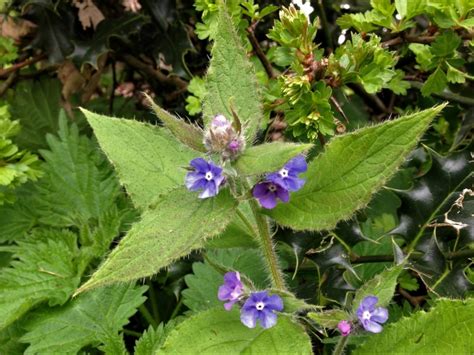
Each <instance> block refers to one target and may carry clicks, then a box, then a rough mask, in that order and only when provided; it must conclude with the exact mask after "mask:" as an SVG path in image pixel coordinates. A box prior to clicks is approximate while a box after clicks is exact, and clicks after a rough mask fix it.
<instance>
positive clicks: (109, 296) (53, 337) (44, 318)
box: [21, 285, 147, 354]
mask: <svg viewBox="0 0 474 355" xmlns="http://www.w3.org/2000/svg"><path fill="white" fill-rule="evenodd" d="M146 289H147V288H146V287H135V286H133V285H117V286H112V287H104V288H101V289H98V290H95V291H93V292H88V293H86V294H83V295H80V296H79V297H77V298H76V299H73V300H71V301H70V302H69V303H68V304H67V305H66V306H64V307H61V308H56V309H44V310H40V311H38V312H37V313H36V314H35V315H34V316H33V317H32V318H31V320H28V322H27V323H26V324H25V327H26V329H27V330H28V332H27V333H26V334H25V335H24V336H23V337H22V338H21V341H22V342H24V343H29V344H30V345H29V347H28V348H27V349H26V352H25V354H37V353H61V354H65V353H77V352H78V351H79V350H81V349H82V348H84V347H85V346H87V345H94V346H96V345H97V344H103V346H102V347H100V348H101V349H115V350H117V349H119V350H120V349H123V350H125V347H124V345H123V339H122V337H121V336H120V335H119V331H120V330H121V329H122V327H123V326H124V325H125V324H127V323H128V319H129V318H130V317H131V316H132V315H133V314H135V312H136V309H137V308H138V306H140V305H141V304H142V303H143V302H144V301H145V299H146V298H145V297H144V296H143V293H144V292H145V291H146ZM121 352H122V351H120V352H119V353H121ZM113 353H114V354H117V352H113Z"/></svg>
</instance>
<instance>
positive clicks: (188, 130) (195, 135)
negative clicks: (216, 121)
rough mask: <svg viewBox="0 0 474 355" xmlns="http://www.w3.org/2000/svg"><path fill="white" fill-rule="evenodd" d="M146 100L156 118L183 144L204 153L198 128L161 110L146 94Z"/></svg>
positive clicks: (200, 131)
mask: <svg viewBox="0 0 474 355" xmlns="http://www.w3.org/2000/svg"><path fill="white" fill-rule="evenodd" d="M144 95H145V97H146V98H147V100H148V103H149V105H150V107H151V108H152V109H153V111H154V112H155V114H156V116H157V117H158V118H159V119H160V120H161V121H163V124H164V125H165V127H166V128H168V129H169V131H170V132H171V133H172V134H173V135H174V136H175V137H176V138H177V139H178V140H179V141H180V142H181V143H183V144H186V145H187V146H189V147H190V148H192V149H194V150H196V151H198V152H206V148H205V147H204V144H203V142H202V139H203V132H202V129H200V128H199V127H198V126H195V125H193V124H190V123H186V122H184V120H181V119H179V118H177V117H175V116H173V115H172V114H170V113H169V112H168V111H166V110H164V109H162V108H161V107H160V106H158V105H157V104H156V103H155V102H154V101H153V99H152V98H151V97H150V96H148V95H147V94H146V93H145V94H144Z"/></svg>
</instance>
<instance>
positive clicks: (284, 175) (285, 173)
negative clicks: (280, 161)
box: [280, 168, 288, 178]
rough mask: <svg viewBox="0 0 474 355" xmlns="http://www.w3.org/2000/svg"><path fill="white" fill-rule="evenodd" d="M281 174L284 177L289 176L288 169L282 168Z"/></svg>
mask: <svg viewBox="0 0 474 355" xmlns="http://www.w3.org/2000/svg"><path fill="white" fill-rule="evenodd" d="M280 176H281V177H283V178H286V177H288V170H287V169H285V168H283V169H281V170H280Z"/></svg>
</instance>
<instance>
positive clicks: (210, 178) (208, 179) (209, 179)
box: [206, 171, 214, 181]
mask: <svg viewBox="0 0 474 355" xmlns="http://www.w3.org/2000/svg"><path fill="white" fill-rule="evenodd" d="M213 177H214V175H212V173H211V172H210V171H208V172H207V173H206V180H207V181H211V180H212V178H213Z"/></svg>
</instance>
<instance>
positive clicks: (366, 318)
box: [357, 296, 388, 333]
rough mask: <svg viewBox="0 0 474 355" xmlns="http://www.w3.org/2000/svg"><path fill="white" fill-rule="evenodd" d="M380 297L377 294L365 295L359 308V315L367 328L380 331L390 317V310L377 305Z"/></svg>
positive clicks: (369, 330) (375, 331)
mask: <svg viewBox="0 0 474 355" xmlns="http://www.w3.org/2000/svg"><path fill="white" fill-rule="evenodd" d="M378 301H379V299H378V298H377V297H375V296H367V297H365V298H364V299H363V300H362V302H361V303H360V305H359V308H358V309H357V317H358V318H359V322H360V323H361V324H362V326H363V327H364V329H365V330H367V331H368V332H372V333H380V332H381V331H382V329H383V328H382V326H381V325H380V324H383V323H385V322H386V321H387V319H388V311H387V309H386V308H383V307H375V306H376V305H377V302H378Z"/></svg>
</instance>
